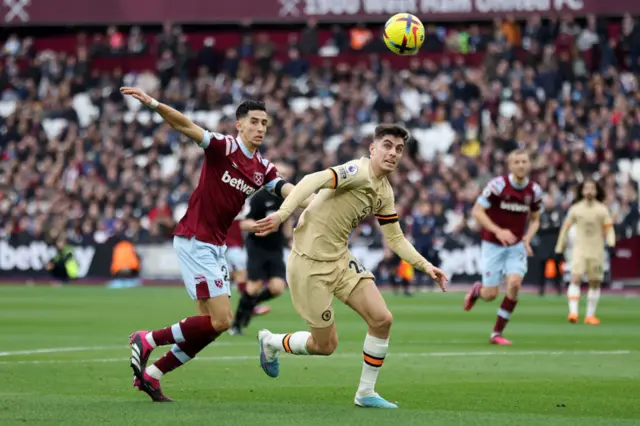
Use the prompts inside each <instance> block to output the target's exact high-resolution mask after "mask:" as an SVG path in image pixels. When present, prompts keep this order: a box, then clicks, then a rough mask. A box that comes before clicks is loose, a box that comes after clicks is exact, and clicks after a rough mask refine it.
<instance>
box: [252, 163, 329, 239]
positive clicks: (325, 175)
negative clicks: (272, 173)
mask: <svg viewBox="0 0 640 426" xmlns="http://www.w3.org/2000/svg"><path fill="white" fill-rule="evenodd" d="M334 176H335V175H334V173H333V172H332V171H331V170H329V169H327V170H323V171H321V172H317V173H312V174H310V175H307V176H305V177H303V178H302V180H301V181H300V182H299V183H298V184H297V185H295V186H294V187H293V188H292V189H291V192H290V193H289V194H288V196H286V198H285V199H284V202H283V203H282V205H281V206H280V209H279V210H278V211H277V212H275V213H273V214H270V215H269V216H267V217H265V218H264V219H261V220H259V221H258V223H257V229H258V230H257V233H258V235H259V236H264V235H269V234H270V233H272V232H274V231H276V230H277V229H278V228H279V227H280V225H281V224H282V223H284V221H286V220H287V219H288V218H289V216H291V214H292V213H293V211H294V210H295V209H297V208H298V207H300V206H301V205H302V203H303V202H304V201H305V200H307V199H308V198H309V197H310V196H311V194H313V193H314V192H316V191H318V190H320V189H323V188H333V187H334V186H335V185H334V184H335V178H334ZM282 189H283V190H284V187H283V188H282ZM283 195H284V194H283Z"/></svg>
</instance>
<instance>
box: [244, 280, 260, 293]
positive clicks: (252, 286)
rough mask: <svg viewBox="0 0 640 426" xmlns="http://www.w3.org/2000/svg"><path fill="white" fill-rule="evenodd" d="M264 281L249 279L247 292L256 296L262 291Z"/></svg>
mask: <svg viewBox="0 0 640 426" xmlns="http://www.w3.org/2000/svg"><path fill="white" fill-rule="evenodd" d="M261 288H262V283H261V282H260V281H247V294H249V295H250V296H255V295H257V294H258V293H259V292H260V289H261Z"/></svg>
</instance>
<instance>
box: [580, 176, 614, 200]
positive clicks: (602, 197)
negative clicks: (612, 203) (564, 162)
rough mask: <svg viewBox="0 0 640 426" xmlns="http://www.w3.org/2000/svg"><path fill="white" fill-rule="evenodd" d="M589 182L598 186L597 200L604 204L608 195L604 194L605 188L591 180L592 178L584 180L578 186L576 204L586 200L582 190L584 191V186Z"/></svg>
mask: <svg viewBox="0 0 640 426" xmlns="http://www.w3.org/2000/svg"><path fill="white" fill-rule="evenodd" d="M589 182H591V183H593V184H594V185H595V186H596V200H598V201H600V202H601V203H603V202H604V200H605V198H606V195H607V194H606V193H605V192H604V188H603V187H602V185H600V183H599V182H598V181H597V180H595V179H591V178H588V179H585V180H583V181H582V182H580V184H579V185H578V186H577V188H576V199H575V203H577V202H579V201H582V200H583V199H584V196H583V195H582V190H583V189H584V186H585V185H586V184H587V183H589Z"/></svg>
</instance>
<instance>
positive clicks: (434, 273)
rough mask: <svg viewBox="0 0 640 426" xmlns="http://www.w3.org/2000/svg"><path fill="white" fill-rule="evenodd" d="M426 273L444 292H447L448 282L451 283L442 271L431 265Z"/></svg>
mask: <svg viewBox="0 0 640 426" xmlns="http://www.w3.org/2000/svg"><path fill="white" fill-rule="evenodd" d="M425 272H426V273H427V274H429V276H430V277H431V279H433V280H434V281H435V282H437V283H438V285H439V286H440V288H441V289H442V291H447V282H448V281H449V278H448V277H447V274H445V273H444V271H443V270H442V269H440V268H436V267H435V266H433V265H430V266H429V267H428V268H427V270H426V271H425Z"/></svg>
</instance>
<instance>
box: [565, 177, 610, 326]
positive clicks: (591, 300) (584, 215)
mask: <svg viewBox="0 0 640 426" xmlns="http://www.w3.org/2000/svg"><path fill="white" fill-rule="evenodd" d="M577 192H578V194H577V198H576V202H575V203H574V205H573V206H571V208H570V209H569V212H568V213H567V218H566V219H565V220H564V223H563V224H562V229H561V230H560V236H559V237H558V244H557V245H556V255H557V256H558V258H561V257H562V254H563V252H564V250H565V246H566V242H567V233H568V232H569V229H570V228H571V227H572V226H575V241H574V244H573V250H572V253H571V284H569V289H568V290H567V297H568V299H569V322H571V323H576V322H578V305H579V303H580V284H581V282H582V277H583V276H584V275H585V274H586V276H587V280H588V282H589V290H588V292H587V315H586V317H585V319H584V323H585V324H591V325H598V324H600V320H599V319H598V318H597V317H596V308H597V306H598V301H599V300H600V285H601V284H602V281H603V279H604V263H605V240H606V246H607V249H608V250H609V257H610V258H613V255H614V249H615V245H616V236H615V231H614V229H613V220H612V218H611V214H610V213H609V209H608V208H607V206H606V205H605V204H604V203H603V201H604V197H605V194H604V190H603V189H602V188H601V187H600V186H599V185H598V184H597V183H596V182H595V181H594V180H586V181H584V182H582V183H581V184H580V185H579V186H578V189H577Z"/></svg>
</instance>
